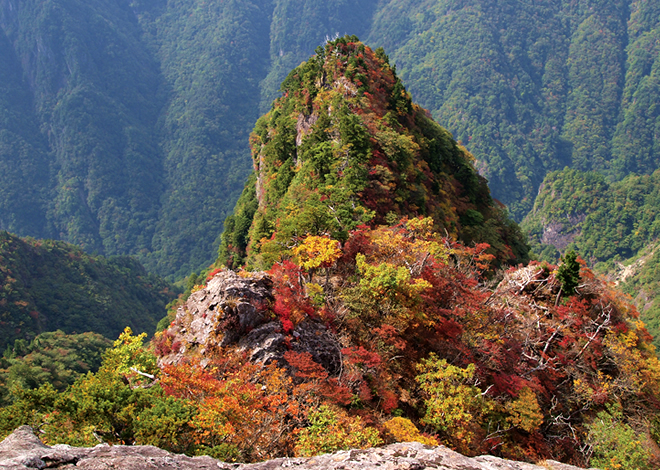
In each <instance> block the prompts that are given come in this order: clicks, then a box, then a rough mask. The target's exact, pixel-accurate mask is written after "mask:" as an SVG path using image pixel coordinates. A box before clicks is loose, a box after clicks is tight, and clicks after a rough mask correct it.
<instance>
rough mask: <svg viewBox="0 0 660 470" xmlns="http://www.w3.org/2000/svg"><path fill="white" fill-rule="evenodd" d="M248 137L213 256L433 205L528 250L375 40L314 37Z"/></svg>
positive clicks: (276, 251) (335, 232)
mask: <svg viewBox="0 0 660 470" xmlns="http://www.w3.org/2000/svg"><path fill="white" fill-rule="evenodd" d="M281 91H282V96H281V97H280V98H278V99H277V100H275V102H274V103H273V106H272V108H271V110H270V112H269V113H267V114H266V115H264V116H262V117H261V118H260V119H259V120H258V122H257V124H256V126H255V129H254V132H253V133H252V136H251V138H250V143H251V149H252V157H253V164H254V175H253V177H252V178H250V180H249V181H248V183H247V185H246V188H245V190H244V192H243V195H242V197H241V199H240V200H239V202H238V204H237V207H236V209H235V211H234V214H233V215H232V216H230V217H229V218H228V219H227V221H226V223H225V233H224V235H223V243H222V246H221V249H220V261H221V262H222V263H227V264H229V265H230V266H238V265H240V264H242V263H243V262H245V261H246V260H247V261H248V263H249V264H252V265H254V266H255V267H259V268H262V267H268V266H269V265H271V264H272V263H273V262H274V261H276V260H277V259H278V258H279V257H280V256H281V255H282V254H283V253H284V252H286V251H287V250H288V249H290V248H291V247H292V246H295V245H296V244H297V243H298V242H299V241H300V240H301V239H302V238H303V237H304V236H306V235H329V236H331V237H332V238H334V239H337V240H340V241H343V240H345V239H346V238H347V237H348V234H349V232H350V231H351V230H354V229H355V228H356V227H358V226H359V225H361V224H369V225H383V224H388V225H389V224H392V223H393V222H395V221H398V220H400V219H401V218H402V217H408V216H409V217H417V216H431V217H432V218H433V219H434V220H435V221H436V227H435V228H436V229H437V230H441V231H446V232H447V233H448V234H450V235H451V236H453V237H456V238H459V239H461V240H462V241H464V242H466V243H472V242H487V243H489V244H490V245H491V251H492V252H493V254H495V255H496V256H497V257H498V259H499V261H500V262H516V261H521V260H524V259H526V257H527V248H526V246H525V244H524V242H523V241H522V237H521V236H520V233H519V231H518V230H517V227H516V226H515V225H514V224H513V223H512V222H510V221H509V220H508V218H507V216H506V214H505V213H504V211H503V210H502V208H501V207H500V205H499V204H498V203H496V202H495V201H493V199H492V198H491V196H490V192H489V190H488V186H487V183H486V180H485V179H484V178H482V177H481V176H479V175H478V173H477V172H476V170H475V168H474V166H473V161H474V159H473V157H472V156H471V155H470V154H469V152H467V150H466V149H465V148H464V147H462V146H460V145H459V144H458V143H457V142H456V141H455V140H454V139H453V138H452V136H451V134H450V133H449V132H448V131H446V130H445V129H443V128H442V127H440V126H439V125H438V124H437V123H435V122H434V121H433V120H432V119H431V118H430V116H429V113H428V112H427V111H426V110H424V109H423V108H421V107H420V106H418V105H416V104H414V103H413V102H412V99H411V96H410V94H409V93H408V92H407V91H406V89H405V87H404V86H403V84H402V82H401V80H400V79H399V78H398V77H397V75H396V71H395V68H394V67H391V66H390V64H389V60H388V58H387V55H386V54H385V53H384V51H383V50H382V49H377V50H375V51H374V50H372V49H371V48H369V47H368V46H366V45H364V44H363V43H361V42H359V41H358V39H357V38H356V37H355V36H345V37H342V38H339V39H336V40H334V41H330V42H327V43H326V44H325V46H324V47H319V48H317V50H316V54H315V55H314V56H313V57H311V58H310V59H309V60H308V61H306V62H303V63H302V64H301V65H300V66H298V67H297V68H295V69H294V70H293V71H292V72H291V73H290V74H289V75H288V77H287V78H286V79H285V80H284V82H283V83H282V87H281Z"/></svg>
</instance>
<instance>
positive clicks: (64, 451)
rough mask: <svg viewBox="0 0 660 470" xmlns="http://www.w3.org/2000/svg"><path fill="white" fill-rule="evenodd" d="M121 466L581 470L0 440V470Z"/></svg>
mask: <svg viewBox="0 0 660 470" xmlns="http://www.w3.org/2000/svg"><path fill="white" fill-rule="evenodd" d="M34 468H37V469H44V468H56V469H67V468H76V469H79V470H80V469H86V470H101V469H109V468H121V469H123V470H143V469H155V470H159V469H162V470H165V469H178V470H193V469H196V470H206V469H216V470H217V469H221V470H276V469H283V468H296V469H298V470H321V469H344V470H371V469H376V468H378V469H379V470H395V469H396V470H399V469H400V470H424V469H438V470H579V469H578V467H574V466H572V465H566V464H562V463H559V462H555V461H552V460H547V461H545V462H543V463H542V466H539V465H532V464H528V463H523V462H514V461H511V460H503V459H500V458H497V457H492V456H480V457H475V458H469V457H465V456H463V455H461V454H459V453H457V452H454V451H452V450H450V449H448V448H446V447H444V446H438V447H431V446H425V445H423V444H419V443H417V442H413V443H399V444H391V445H389V446H386V447H378V448H373V449H366V450H348V451H341V452H337V453H334V454H326V455H320V456H317V457H309V458H282V459H276V460H269V461H266V462H260V463H254V464H229V463H225V462H220V461H218V460H215V459H212V458H211V457H206V456H204V457H187V456H185V455H177V454H170V453H169V452H167V451H164V450H162V449H158V448H157V447H153V446H108V445H103V444H102V445H98V446H96V447H92V448H86V447H71V446H68V445H61V444H60V445H56V446H53V447H50V446H47V445H44V444H43V443H42V442H41V441H40V440H39V439H38V438H37V437H36V436H35V435H34V433H33V432H32V429H31V428H30V427H28V426H21V427H20V428H18V429H16V431H14V433H13V434H11V435H9V436H8V437H7V438H6V439H5V440H4V441H2V442H1V443H0V470H5V469H16V470H18V469H34Z"/></svg>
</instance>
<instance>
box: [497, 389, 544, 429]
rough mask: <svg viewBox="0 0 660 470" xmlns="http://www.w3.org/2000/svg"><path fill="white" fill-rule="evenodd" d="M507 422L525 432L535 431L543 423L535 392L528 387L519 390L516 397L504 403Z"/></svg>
mask: <svg viewBox="0 0 660 470" xmlns="http://www.w3.org/2000/svg"><path fill="white" fill-rule="evenodd" d="M506 411H507V412H508V413H509V416H508V417H507V418H506V420H507V422H508V423H510V424H511V425H512V426H515V427H517V428H520V429H522V430H523V431H527V432H534V431H536V430H537V429H538V428H539V426H541V424H542V423H543V413H542V412H541V407H540V406H539V402H538V401H537V400H536V394H535V393H534V392H533V391H532V389H531V388H529V387H524V388H523V389H522V390H520V394H519V395H518V398H517V399H515V400H514V401H512V402H509V403H507V404H506Z"/></svg>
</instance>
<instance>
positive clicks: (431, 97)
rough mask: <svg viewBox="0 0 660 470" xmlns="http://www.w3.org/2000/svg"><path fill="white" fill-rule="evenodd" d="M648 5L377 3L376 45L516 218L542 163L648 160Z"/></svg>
mask: <svg viewBox="0 0 660 470" xmlns="http://www.w3.org/2000/svg"><path fill="white" fill-rule="evenodd" d="M659 10H660V5H658V4H657V2H651V1H632V2H625V1H612V2H595V1H590V0H587V1H584V0H578V1H563V0H541V1H538V2H537V1H535V2H521V1H517V0H505V1H498V2H491V1H487V0H476V1H416V0H408V1H406V0H403V1H400V0H396V1H390V2H386V3H385V4H384V5H383V7H382V8H381V9H380V10H379V12H378V14H377V15H376V17H375V20H374V25H373V27H372V32H371V34H370V36H369V38H368V42H369V43H373V44H375V45H382V46H384V47H385V48H386V50H387V51H388V52H389V54H390V56H391V57H392V60H393V61H394V62H395V63H396V64H397V66H398V71H399V73H400V75H401V77H402V79H403V81H404V83H406V85H407V86H408V87H409V89H410V90H411V92H412V94H413V96H414V97H415V99H416V100H419V102H420V103H421V104H422V105H423V106H425V107H427V108H428V109H430V110H431V111H432V113H433V115H434V117H435V118H436V119H437V120H438V122H441V123H442V124H443V125H446V126H447V127H448V128H449V129H450V130H451V131H452V132H453V133H454V136H455V137H456V138H457V139H459V140H462V141H463V142H464V143H466V145H467V146H468V148H469V149H470V150H471V151H472V152H473V153H474V154H475V155H476V156H477V158H478V160H479V165H480V169H481V172H482V174H484V175H485V176H486V177H487V178H488V180H489V182H490V186H491V189H492V191H493V194H494V195H495V196H496V197H498V198H500V199H501V200H502V201H503V202H504V203H506V204H507V205H508V206H509V207H510V209H511V210H512V212H513V214H515V216H516V217H522V216H523V215H524V214H525V213H526V212H527V211H529V209H531V207H532V204H533V202H534V197H535V195H536V190H537V188H538V186H539V184H540V183H541V181H542V180H543V177H544V176H545V173H546V172H547V171H549V170H555V169H562V168H563V167H564V166H565V165H567V166H570V167H573V168H577V169H580V170H599V171H602V172H604V173H605V174H607V175H608V176H610V177H612V178H617V179H618V178H621V177H623V176H625V175H626V174H628V173H630V172H638V173H651V172H653V171H654V170H655V169H656V168H658V134H657V128H656V126H657V125H658V110H657V109H656V108H657V107H656V106H655V104H654V103H655V102H657V96H658V66H659V65H660V63H659V62H658V52H659V51H658V45H657V44H658V42H657V38H658V34H660V29H658V26H659V21H660V18H659Z"/></svg>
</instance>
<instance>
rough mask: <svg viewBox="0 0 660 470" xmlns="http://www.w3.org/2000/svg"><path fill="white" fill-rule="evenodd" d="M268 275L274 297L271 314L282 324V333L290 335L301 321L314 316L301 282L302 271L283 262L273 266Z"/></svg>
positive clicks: (290, 263)
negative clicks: (271, 282) (271, 281)
mask: <svg viewBox="0 0 660 470" xmlns="http://www.w3.org/2000/svg"><path fill="white" fill-rule="evenodd" d="M269 273H270V275H271V278H272V279H273V295H274V297H275V303H274V304H273V306H272V310H273V313H275V315H277V317H278V318H279V319H280V321H281V322H282V328H283V330H284V332H285V333H291V331H293V329H294V327H295V326H296V325H297V324H298V323H300V322H301V321H302V320H303V319H305V318H306V317H307V316H313V315H314V307H313V306H312V304H311V303H310V301H309V299H308V298H307V296H306V294H305V289H304V287H303V285H302V282H301V280H302V271H301V270H300V268H299V267H298V266H296V265H295V264H293V263H292V262H291V261H288V260H285V261H283V262H281V263H276V264H275V265H273V267H272V268H271V270H270V271H269Z"/></svg>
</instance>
